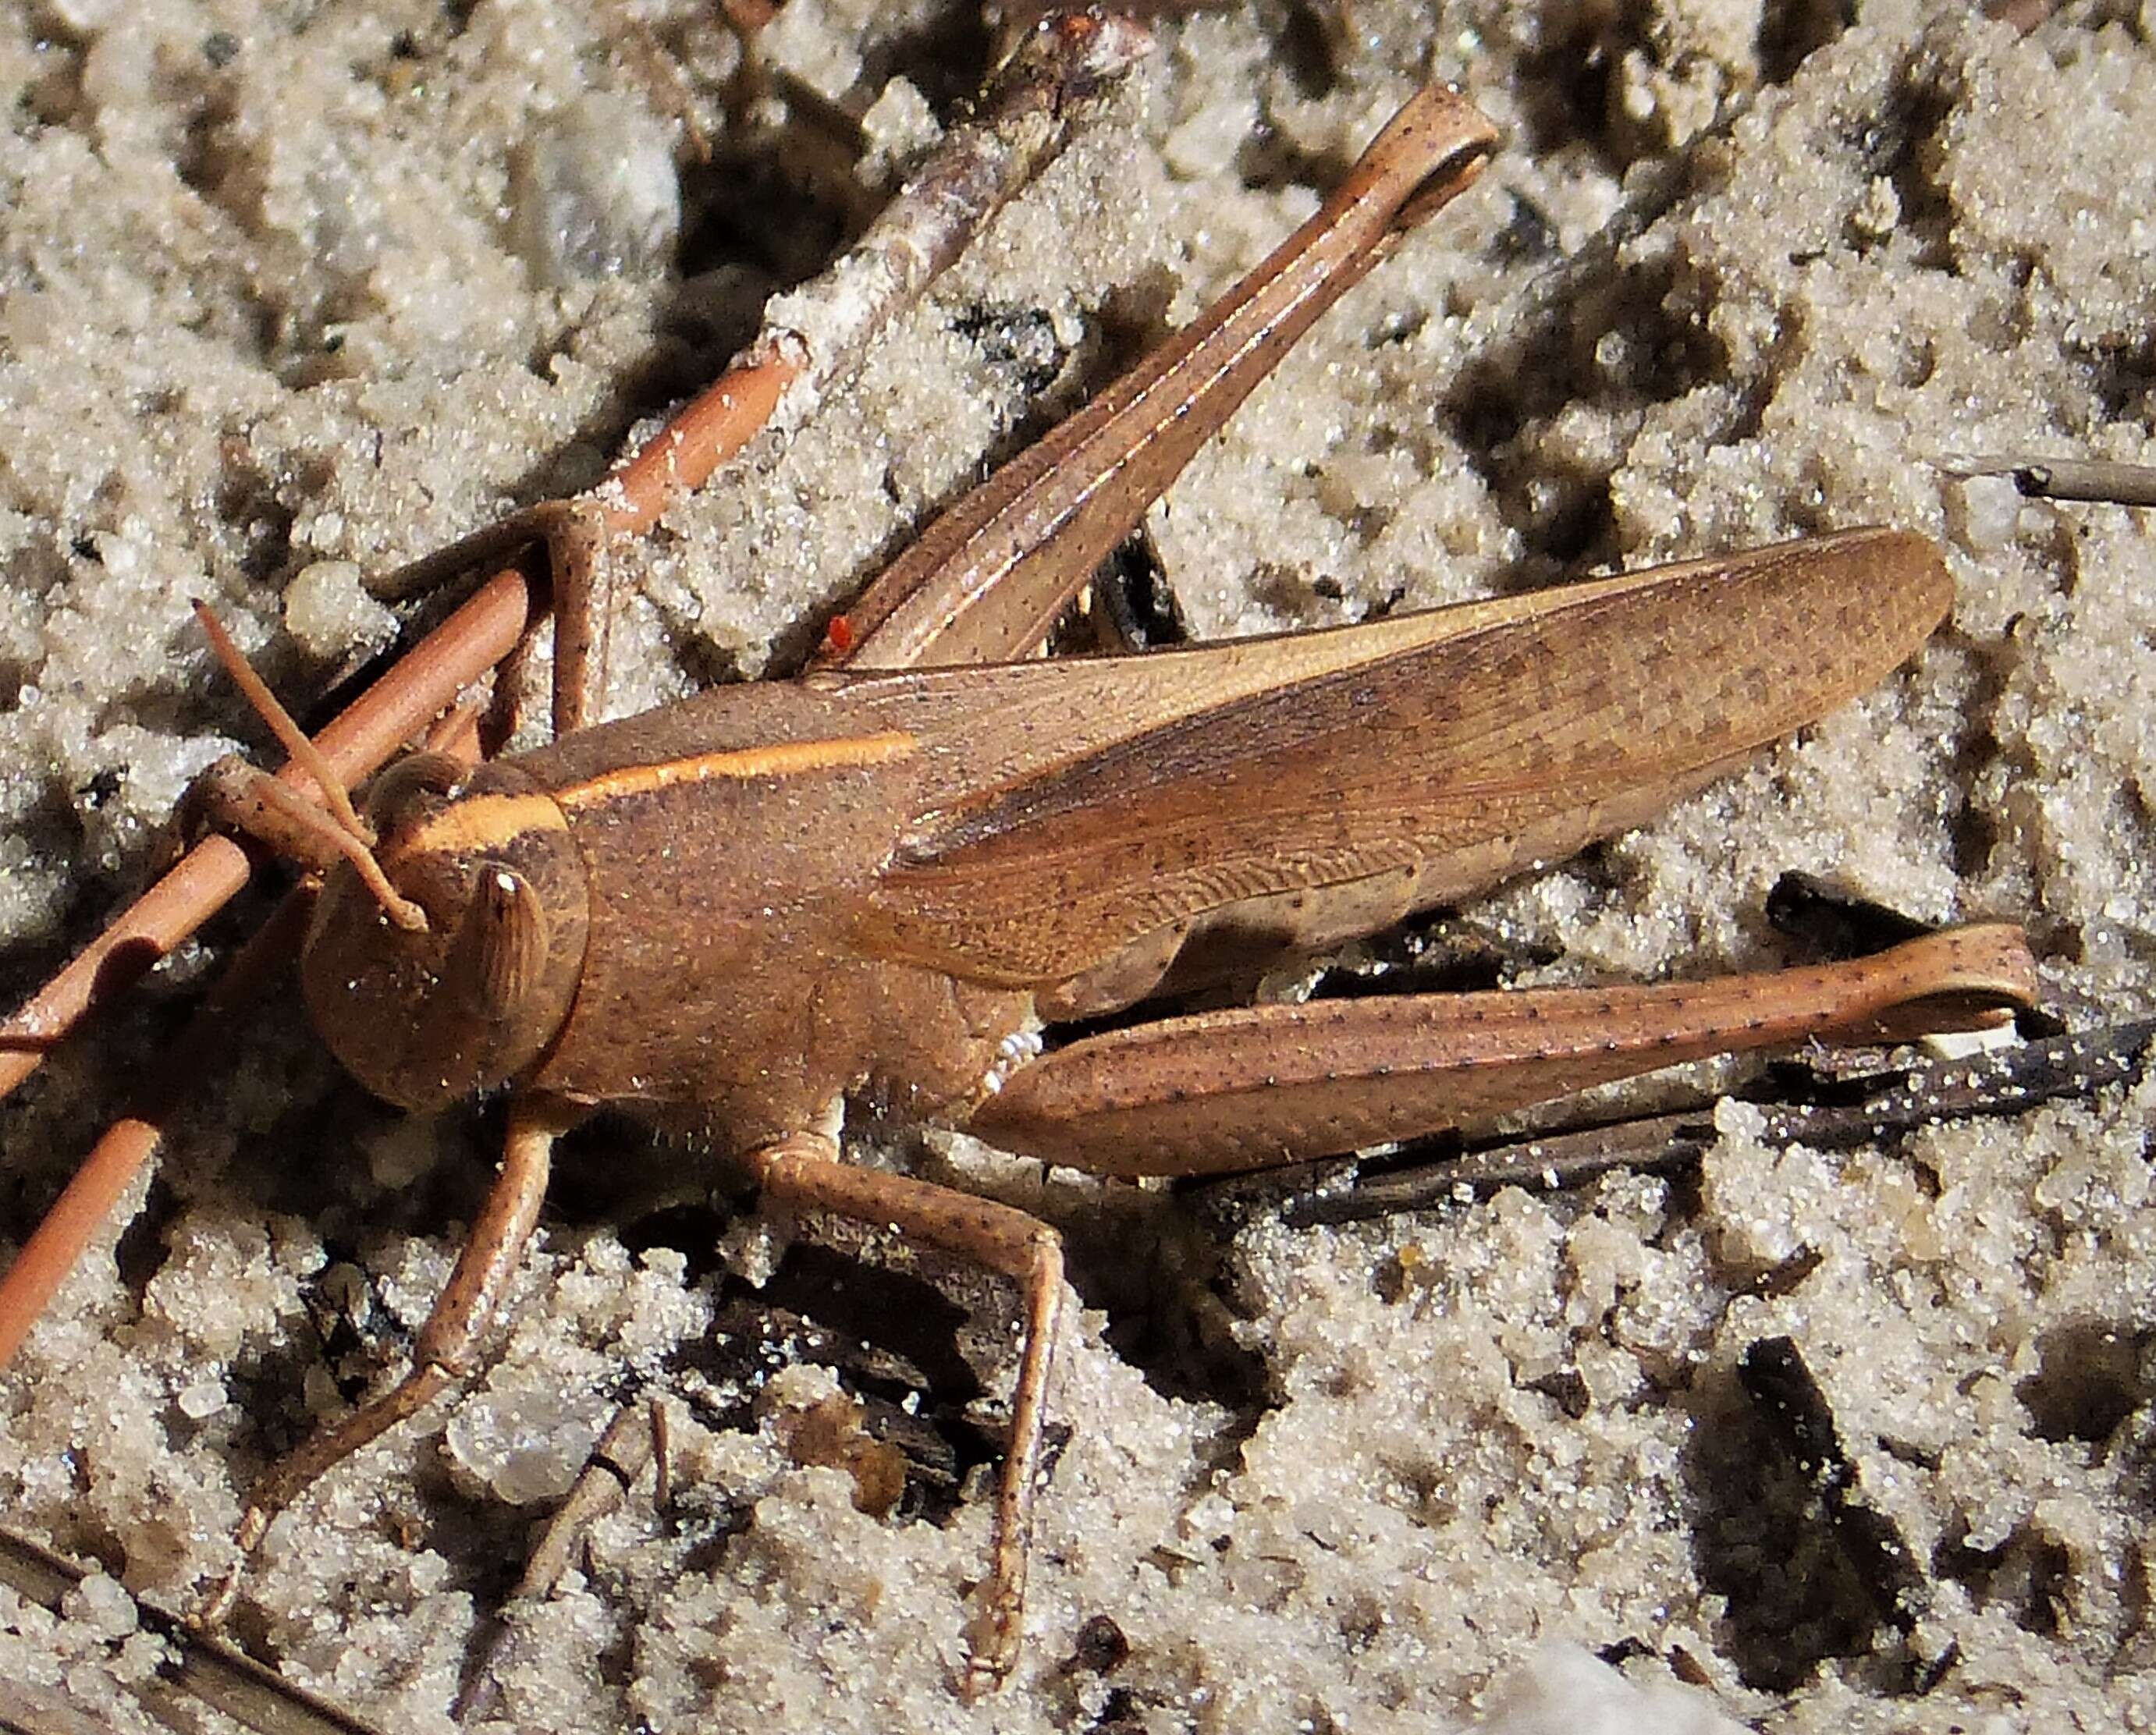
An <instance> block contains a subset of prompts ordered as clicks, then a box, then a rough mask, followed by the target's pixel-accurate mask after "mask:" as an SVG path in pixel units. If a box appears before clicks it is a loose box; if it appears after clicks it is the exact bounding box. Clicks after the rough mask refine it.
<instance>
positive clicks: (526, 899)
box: [444, 862, 547, 1019]
mask: <svg viewBox="0 0 2156 1735" xmlns="http://www.w3.org/2000/svg"><path fill="white" fill-rule="evenodd" d="M546 968H547V911H546V907H545V906H544V905H542V903H541V902H540V901H539V894H538V893H537V892H536V891H533V890H532V889H531V881H530V880H526V878H525V877H524V876H523V875H521V874H520V873H518V872H517V871H516V869H514V868H510V867H504V866H502V865H500V864H499V863H497V862H483V863H481V864H480V870H479V878H478V881H477V883H476V884H475V885H474V886H473V888H472V896H471V902H470V905H469V906H466V909H465V920H464V926H463V927H461V928H459V930H458V932H457V937H456V942H455V945H454V949H453V950H452V951H451V952H450V954H449V963H448V968H446V969H445V971H444V976H445V977H446V978H448V982H449V984H451V985H453V987H454V988H456V989H458V990H460V991H461V992H460V993H459V994H458V996H457V998H462V997H463V995H464V994H465V993H468V994H469V995H470V997H471V999H472V1001H473V1003H474V1004H475V1006H477V1007H478V1008H480V1009H483V1010H484V1013H485V1016H487V1017H488V1018H489V1019H508V1018H509V1017H511V1015H512V1014H514V1013H515V1012H516V1010H517V1009H518V1008H519V1007H520V1006H521V1005H522V1004H523V1003H524V1000H525V998H526V996H527V995H529V994H530V993H531V990H532V988H534V987H536V985H537V983H538V981H539V978H540V977H541V975H542V973H544V971H545V969H546Z"/></svg>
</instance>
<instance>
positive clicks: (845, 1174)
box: [749, 1133, 1065, 1697]
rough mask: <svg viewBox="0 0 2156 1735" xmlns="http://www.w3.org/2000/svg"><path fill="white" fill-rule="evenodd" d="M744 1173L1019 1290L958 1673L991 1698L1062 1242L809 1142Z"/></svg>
mask: <svg viewBox="0 0 2156 1735" xmlns="http://www.w3.org/2000/svg"><path fill="white" fill-rule="evenodd" d="M749 1170H750V1173H751V1174H752V1176H753V1177H754V1178H755V1179H756V1181H757V1184H758V1185H759V1187H760V1188H762V1193H763V1197H764V1198H765V1199H768V1200H769V1201H770V1202H771V1203H773V1204H776V1205H778V1206H779V1207H780V1208H781V1209H785V1210H789V1211H824V1212H829V1213H831V1214H834V1215H837V1216H840V1217H846V1218H850V1219H853V1220H854V1221H855V1222H857V1223H865V1224H879V1225H883V1226H886V1227H889V1228H891V1229H896V1231H897V1232H898V1233H899V1234H901V1235H904V1236H906V1237H907V1238H908V1239H910V1240H919V1241H925V1242H927V1244H928V1245H931V1246H933V1247H940V1248H942V1249H943V1250H945V1251H946V1252H948V1253H955V1254H958V1255H962V1256H963V1257H965V1258H968V1259H972V1260H977V1261H978V1262H979V1263H980V1264H982V1265H986V1266H987V1267H988V1269H989V1270H993V1271H998V1272H1000V1273H1002V1274H1003V1275H1004V1276H1007V1277H1009V1278H1010V1279H1012V1280H1013V1281H1015V1282H1016V1283H1017V1284H1018V1286H1019V1292H1020V1296H1021V1298H1022V1301H1023V1305H1024V1312H1025V1329H1024V1349H1023V1350H1022V1351H1021V1352H1020V1355H1019V1373H1018V1388H1017V1390H1016V1392H1015V1393H1014V1395H1013V1397H1012V1399H1011V1425H1010V1446H1009V1454H1008V1455H1007V1456H1006V1458H1005V1459H1004V1473H1003V1476H1002V1480H1001V1481H1000V1483H999V1484H998V1488H997V1491H996V1514H995V1534H994V1540H993V1543H991V1544H990V1558H989V1566H988V1582H987V1583H986V1584H983V1586H982V1587H981V1592H980V1606H979V1610H978V1614H977V1615H976V1616H975V1619H974V1623H973V1631H972V1633H971V1635H969V1637H970V1643H969V1647H968V1648H969V1655H968V1659H967V1666H966V1681H965V1685H966V1691H967V1692H968V1696H969V1697H970V1696H973V1695H978V1694H979V1693H981V1692H983V1691H988V1690H989V1689H991V1688H993V1686H995V1685H996V1684H997V1683H998V1682H999V1681H1002V1679H1003V1678H1004V1676H1007V1675H1008V1674H1009V1672H1010V1671H1011V1666H1012V1665H1013V1664H1014V1663H1015V1662H1016V1661H1017V1660H1018V1649H1019V1638H1020V1636H1021V1634H1022V1631H1023V1618H1024V1609H1025V1568H1026V1560H1027V1554H1028V1551H1029V1548H1030V1547H1031V1544H1032V1538H1033V1502H1034V1488H1035V1486H1036V1484H1037V1482H1038V1481H1039V1475H1040V1450H1041V1439H1042V1430H1043V1424H1044V1422H1045V1419H1046V1416H1047V1408H1046V1406H1047V1397H1048V1375H1049V1369H1050V1363H1051V1362H1052V1361H1053V1358H1054V1356H1055V1340H1056V1337H1057V1336H1058V1334H1059V1333H1060V1331H1061V1329H1062V1320H1063V1310H1064V1296H1065V1291H1064V1286H1063V1240H1062V1237H1061V1236H1060V1235H1058V1234H1057V1233H1056V1232H1055V1230H1054V1229H1051V1228H1050V1227H1049V1226H1048V1224H1045V1223H1043V1222H1042V1221H1040V1219H1039V1218H1037V1217H1033V1216H1029V1214H1026V1213H1025V1212H1024V1211H1020V1210H1016V1209H1013V1208H1012V1207H1011V1206H1009V1205H1003V1204H996V1203H994V1202H993V1200H988V1199H976V1198H974V1197H973V1195H972V1194H970V1193H958V1192H955V1191H953V1190H952V1188H947V1187H938V1186H936V1185H934V1184H933V1183H930V1182H927V1181H920V1180H916V1179H915V1178H912V1177H911V1176H910V1175H896V1174H890V1173H885V1172H883V1171H880V1170H876V1169H865V1168H853V1167H852V1166H850V1165H849V1164H847V1163H843V1162H841V1161H840V1160H839V1148H838V1147H837V1145H836V1144H834V1142H831V1141H830V1140H829V1139H824V1138H819V1137H814V1136H813V1135H810V1134H806V1133H803V1134H801V1135H798V1137H793V1138H790V1139H787V1140H784V1141H782V1142H779V1143H778V1144H776V1145H773V1146H771V1147H768V1148H767V1149H765V1150H762V1151H759V1152H755V1153H753V1154H752V1156H751V1158H749Z"/></svg>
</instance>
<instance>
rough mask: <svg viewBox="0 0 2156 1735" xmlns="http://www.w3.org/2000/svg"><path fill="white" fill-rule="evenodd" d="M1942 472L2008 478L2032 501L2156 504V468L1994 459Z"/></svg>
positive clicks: (1956, 462)
mask: <svg viewBox="0 0 2156 1735" xmlns="http://www.w3.org/2000/svg"><path fill="white" fill-rule="evenodd" d="M1938 468H1939V469H1940V470H1943V471H1944V472H1945V473H1946V474H1947V475H1950V476H2005V477H2008V478H2010V480H2012V481H2013V484H2014V485H2015V487H2016V488H2018V489H2020V490H2021V492H2022V493H2024V494H2025V495H2028V496H2029V497H2030V499H2032V500H2090V501H2094V502H2097V503H2098V504H2101V505H2105V506H2156V465H2148V464H2114V463H2110V462H2107V461H2104V460H2101V459H2086V458H2012V457H2004V458H2002V457H1992V458H1954V459H1947V460H1945V461H1944V462H1943V463H1941V464H1940V465H1939V466H1938Z"/></svg>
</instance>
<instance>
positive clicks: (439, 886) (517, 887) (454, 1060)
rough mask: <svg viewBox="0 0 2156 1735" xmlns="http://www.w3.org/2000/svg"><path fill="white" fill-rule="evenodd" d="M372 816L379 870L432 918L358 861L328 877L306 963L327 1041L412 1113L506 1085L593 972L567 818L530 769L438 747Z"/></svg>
mask: <svg viewBox="0 0 2156 1735" xmlns="http://www.w3.org/2000/svg"><path fill="white" fill-rule="evenodd" d="M367 821H368V824H369V826H370V827H371V829H372V830H373V832H374V833H375V834H376V836H377V839H378V842H377V844H376V847H375V851H374V854H375V856H376V859H377V860H378V861H379V863H380V865H381V868H382V873H383V874H384V875H387V877H388V881H389V884H390V885H391V886H392V887H393V888H394V890H395V891H396V893H397V894H398V896H401V897H402V898H403V899H408V900H409V901H410V902H411V903H412V904H413V905H416V906H418V911H420V912H421V913H422V914H423V916H424V917H425V925H424V926H423V927H420V926H418V923H417V922H416V921H413V922H412V923H411V924H410V925H406V924H405V923H403V922H399V921H395V920H393V919H392V914H393V912H392V911H388V910H386V909H385V908H384V904H383V900H382V896H380V894H379V892H378V891H377V890H373V889H370V888H369V887H368V886H367V885H366V884H365V883H364V882H363V881H362V878H361V875H360V874H359V873H358V872H357V870H355V869H354V868H353V867H352V866H351V865H349V864H340V865H338V866H337V867H336V868H335V869H334V870H331V873H330V875H329V877H328V879H327V880H326V883H325V885H324V886H323V888H322V894H321V900H320V901H319V903H318V904H317V905H316V910H315V916H314V923H313V926H312V927H311V928H310V929H309V930H308V933H307V944H306V952H305V956H304V957H303V958H302V960H301V962H300V983H301V986H302V988H304V990H305V994H306V999H307V1008H308V1010H309V1011H310V1012H311V1014H313V1015H314V1020H315V1023H316V1026H317V1028H319V1029H321V1033H322V1037H323V1039H324V1040H325V1041H326V1042H327V1043H328V1044H329V1045H330V1047H331V1050H333V1051H334V1052H335V1053H336V1057H337V1059H338V1060H341V1061H342V1062H343V1063H344V1065H345V1067H346V1070H349V1071H350V1072H351V1073H352V1076H353V1077H355V1078H357V1080H358V1081H360V1082H361V1083H362V1084H363V1085H365V1086H367V1089H369V1090H370V1091H373V1092H374V1093H375V1094H376V1095H377V1096H382V1097H384V1098H386V1099H387V1100H388V1101H391V1102H394V1103H397V1104H398V1105H399V1106H403V1107H405V1108H411V1109H432V1108H439V1107H442V1106H445V1105H447V1104H449V1103H451V1102H454V1101H458V1100H459V1099H460V1098H462V1097H465V1096H472V1095H474V1094H475V1093H476V1092H478V1091H485V1090H489V1089H491V1088H493V1087H494V1086H498V1085H502V1084H506V1083H508V1082H510V1081H511V1080H513V1079H515V1078H516V1076H517V1075H519V1074H521V1073H522V1072H524V1071H525V1070H527V1069H528V1068H530V1067H531V1065H534V1064H535V1063H536V1061H537V1060H539V1058H540V1057H541V1056H542V1055H543V1054H544V1053H545V1052H546V1051H547V1047H548V1046H549V1045H551V1044H552V1042H553V1040H554V1039H555V1037H556V1036H557V1034H559V1033H560V1031H561V1029H562V1025H563V1024H564V1023H565V1022H567V1018H568V1014H569V1008H570V1006H571V1004H572V1002H573V1001H574V1000H575V998H576V994H577V981H578V978H579V977H580V976H581V974H582V973H583V961H584V942H585V937H586V935H587V932H588V926H589V921H588V904H587V901H586V894H585V883H584V868H583V858H582V856H581V855H579V854H578V852H577V846H576V844H575V842H574V840H573V839H572V838H571V837H570V834H569V829H568V822H567V820H566V819H564V818H563V817H562V810H561V808H558V807H557V806H556V805H555V803H554V802H553V801H552V798H549V797H548V796H547V794H545V793H543V792H542V790H540V789H539V788H538V787H537V786H536V784H535V783H532V782H531V779H529V778H526V777H524V776H522V775H521V773H517V772H516V771H513V770H511V769H510V768H509V767H505V766H490V765H483V766H480V767H477V768H476V769H470V768H467V767H465V765H464V764H463V763H462V762H459V761H458V760H455V759H452V758H449V757H447V756H445V755H443V754H439V753H418V754H414V755H413V757H410V758H408V759H405V760H403V761H401V762H398V764H396V765H394V766H393V767H390V769H389V770H388V771H387V772H385V773H383V774H382V776H381V777H380V778H377V780H376V782H375V784H374V788H373V789H372V792H371V793H370V794H369V796H368V798H367Z"/></svg>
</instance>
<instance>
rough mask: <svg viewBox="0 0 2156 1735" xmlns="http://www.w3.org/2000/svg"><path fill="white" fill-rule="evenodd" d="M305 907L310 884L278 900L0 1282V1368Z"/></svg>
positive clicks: (292, 948)
mask: <svg viewBox="0 0 2156 1735" xmlns="http://www.w3.org/2000/svg"><path fill="white" fill-rule="evenodd" d="M313 904H314V894H313V889H312V887H311V885H301V886H300V887H298V888H296V889H295V890H294V891H291V892H290V893H288V894H286V896H285V899H284V901H283V902H281V903H280V904H279V905H278V906H277V909H276V911H275V913H274V914H273V915H272V916H270V918H269V921H266V922H264V924H263V926H262V927H260V928H259V929H258V930H257V931H256V932H255V934H254V937H252V938H251V939H250V940H249V942H247V944H246V945H245V946H244V947H241V949H240V951H239V955H238V956H237V957H234V959H233V961H232V962H231V963H229V964H228V965H227V966H226V967H225V971H224V973H223V976H221V977H220V978H218V983H217V985H216V986H215V987H214V988H212V989H211V990H210V992H209V994H208V997H207V998H205V999H204V1001H203V1004H202V1006H201V1008H200V1009H198V1011H197V1012H196V1014H195V1015H194V1016H193V1019H190V1020H189V1021H188V1024H187V1029H186V1030H185V1031H184V1032H183V1033H182V1034H181V1037H180V1039H179V1041H178V1042H177V1044H176V1045H174V1046H173V1048H172V1050H171V1051H170V1053H169V1054H168V1055H167V1059H166V1062H165V1065H164V1066H163V1069H162V1072H161V1074H160V1076H159V1080H158V1082H157V1086H155V1087H154V1088H153V1090H152V1091H151V1092H150V1093H149V1094H148V1096H146V1099H145V1100H144V1101H142V1102H141V1103H139V1104H138V1105H137V1106H136V1109H135V1111H134V1112H133V1113H132V1114H131V1115H129V1116H126V1118H125V1119H123V1120H119V1121H115V1122H113V1123H112V1125H111V1126H110V1127H106V1128H105V1133H104V1136H103V1137H100V1139H99V1140H98V1142H96V1144H95V1145H94V1146H93V1147H91V1149H90V1155H89V1156H88V1157H86V1158H84V1159H83V1162H82V1165H81V1167H80V1168H77V1169H76V1170H75V1172H74V1175H73V1177H72V1178H70V1179H69V1182H68V1184H67V1186H66V1188H64V1190H63V1191H62V1193H60V1196H59V1199H56V1200H55V1201H54V1204H53V1208H52V1209H50V1210H49V1211H48V1212H47V1213H46V1214H45V1216H44V1220H43V1221H42V1222H41V1223H39V1224H38V1227H37V1229H36V1231H35V1232H34V1233H33V1235H31V1237H30V1239H29V1240H28V1241H27V1242H25V1243H24V1244H23V1250H22V1251H21V1252H19V1253H18V1254H17V1255H15V1260H14V1263H13V1264H12V1265H9V1266H8V1271H7V1275H6V1276H4V1277H0V1367H5V1366H6V1365H7V1364H8V1363H9V1362H10V1361H12V1360H13V1358H14V1355H15V1352H16V1350H17V1349H18V1348H20V1347H22V1342H23V1338H24V1337H26V1336H28V1332H29V1329H30V1327H32V1326H33V1324H35V1323H36V1322H37V1320H38V1316H39V1315H41V1314H42V1313H43V1312H44V1310H45V1306H46V1304H47V1303H49V1301H51V1300H52V1298H53V1292H54V1291H55V1290H57V1289H58V1288H59V1286H60V1285H61V1284H62V1283H63V1282H64V1281H66V1279H67V1275H68V1273H69V1270H72V1269H73V1268H74V1262H75V1260H76V1258H77V1257H78V1256H79V1255H80V1253H81V1250H82V1249H83V1247H84V1246H85V1245H87V1244H88V1242H89V1241H90V1239H91V1237H93V1236H94V1235H96V1233H97V1231H98V1229H100V1227H101V1226H102V1225H103V1224H104V1223H105V1220H106V1219H108V1218H109V1217H110V1215H111V1214H112V1211H113V1209H114V1207H115V1205H117V1204H119V1202H120V1199H121V1195H122V1194H123V1193H126V1191H127V1188H129V1186H130V1185H131V1184H132V1183H133V1182H134V1179H135V1177H136V1173H137V1172H139V1171H140V1170H141V1167H142V1165H143V1164H144V1163H147V1162H148V1161H149V1160H150V1158H151V1156H153V1155H154V1154H155V1153H156V1152H157V1146H158V1144H159V1142H160V1141H161V1140H162V1138H163V1137H164V1129H165V1124H166V1122H167V1120H169V1119H170V1117H171V1116H172V1113H173V1111H174V1110H175V1109H176V1108H177V1106H178V1105H179V1103H180V1102H182V1101H184V1100H185V1098H186V1097H187V1095H188V1094H189V1093H190V1092H192V1091H193V1090H194V1089H195V1088H196V1087H197V1086H198V1085H199V1083H200V1082H201V1080H202V1077H203V1072H204V1071H205V1070H207V1069H208V1068H209V1067H211V1066H213V1065H216V1063H217V1060H218V1057H219V1056H220V1055H223V1052H224V1051H225V1049H226V1048H227V1046H228V1043H229V1039H230V1033H231V1025H232V1023H233V1020H234V1017H235V1016H236V1015H237V1014H239V1011H240V1010H241V1009H243V1008H244V1007H245V1006H247V1005H248V1004H249V1003H251V1002H252V1001H253V1000H254V998H256V997H257V996H258V995H259V994H260V993H261V992H262V991H263V989H264V987H265V986H266V985H267V984H268V983H269V982H270V981H271V980H272V979H274V978H275V977H276V976H277V975H278V974H279V973H281V972H282V971H283V970H284V969H285V968H286V967H287V966H288V965H289V964H290V962H291V961H292V959H293V958H294V957H297V956H298V954H299V950H300V941H301V939H302V938H303V937H305V932H306V927H307V916H308V914H309V912H310V911H311V909H312V907H313Z"/></svg>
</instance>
